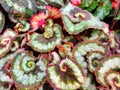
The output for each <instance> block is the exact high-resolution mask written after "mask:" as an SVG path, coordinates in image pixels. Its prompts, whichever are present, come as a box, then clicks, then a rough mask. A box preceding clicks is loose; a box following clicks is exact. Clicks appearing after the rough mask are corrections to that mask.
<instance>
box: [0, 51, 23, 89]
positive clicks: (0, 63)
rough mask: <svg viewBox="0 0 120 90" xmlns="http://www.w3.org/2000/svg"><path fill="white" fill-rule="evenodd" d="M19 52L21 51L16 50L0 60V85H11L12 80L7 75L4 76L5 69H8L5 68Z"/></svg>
mask: <svg viewBox="0 0 120 90" xmlns="http://www.w3.org/2000/svg"><path fill="white" fill-rule="evenodd" d="M21 51H22V49H21V50H17V51H16V52H14V53H11V54H7V55H6V56H4V57H3V58H1V59H0V84H1V83H13V80H12V79H11V78H10V76H9V74H6V73H8V72H7V71H6V68H8V67H6V65H7V63H8V62H9V61H10V60H12V59H13V58H14V57H15V56H16V55H17V54H18V53H19V52H21ZM1 90H2V89H1Z"/></svg>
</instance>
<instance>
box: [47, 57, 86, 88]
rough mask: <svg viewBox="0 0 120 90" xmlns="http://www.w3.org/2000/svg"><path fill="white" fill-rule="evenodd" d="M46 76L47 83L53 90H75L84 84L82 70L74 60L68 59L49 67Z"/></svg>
mask: <svg viewBox="0 0 120 90" xmlns="http://www.w3.org/2000/svg"><path fill="white" fill-rule="evenodd" d="M46 75H47V80H48V82H49V83H50V85H51V86H52V87H54V88H55V89H61V90H70V89H72V90H76V89H78V88H80V87H81V85H82V84H83V82H84V76H83V73H82V70H81V69H80V67H79V66H78V65H77V64H76V63H75V62H74V60H72V59H70V58H68V57H66V58H65V59H62V60H59V61H58V63H53V64H52V65H49V66H48V68H47V70H46Z"/></svg>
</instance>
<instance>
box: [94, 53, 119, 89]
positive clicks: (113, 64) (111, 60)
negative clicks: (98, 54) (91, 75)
mask: <svg viewBox="0 0 120 90" xmlns="http://www.w3.org/2000/svg"><path fill="white" fill-rule="evenodd" d="M111 70H113V71H116V72H119V70H120V56H119V55H113V56H110V57H108V58H105V59H104V60H103V61H102V62H101V63H100V65H99V66H98V68H97V69H96V73H95V75H96V78H97V80H98V82H99V83H100V84H101V85H104V86H105V87H109V81H110V80H111V79H113V78H117V79H118V80H117V81H120V78H119V76H120V73H114V72H113V71H112V72H110V71H111ZM105 78H106V79H107V81H108V82H106V81H105ZM117 81H116V85H117V83H118V82H117ZM110 82H111V81H110Z"/></svg>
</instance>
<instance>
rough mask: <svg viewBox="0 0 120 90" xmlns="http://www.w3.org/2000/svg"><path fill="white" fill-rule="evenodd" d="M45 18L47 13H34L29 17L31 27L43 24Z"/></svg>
mask: <svg viewBox="0 0 120 90" xmlns="http://www.w3.org/2000/svg"><path fill="white" fill-rule="evenodd" d="M46 18H47V15H46V14H45V13H44V12H40V13H38V14H35V15H33V16H32V17H31V19H30V24H31V27H32V28H33V29H35V28H39V27H40V26H42V25H44V24H45V19H46Z"/></svg>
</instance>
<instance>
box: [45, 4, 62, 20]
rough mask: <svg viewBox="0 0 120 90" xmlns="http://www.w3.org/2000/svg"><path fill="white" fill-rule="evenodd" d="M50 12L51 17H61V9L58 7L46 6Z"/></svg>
mask: <svg viewBox="0 0 120 90" xmlns="http://www.w3.org/2000/svg"><path fill="white" fill-rule="evenodd" d="M46 8H47V10H48V12H49V18H52V19H57V18H60V17H61V14H60V10H59V9H58V8H56V7H52V6H46Z"/></svg>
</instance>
